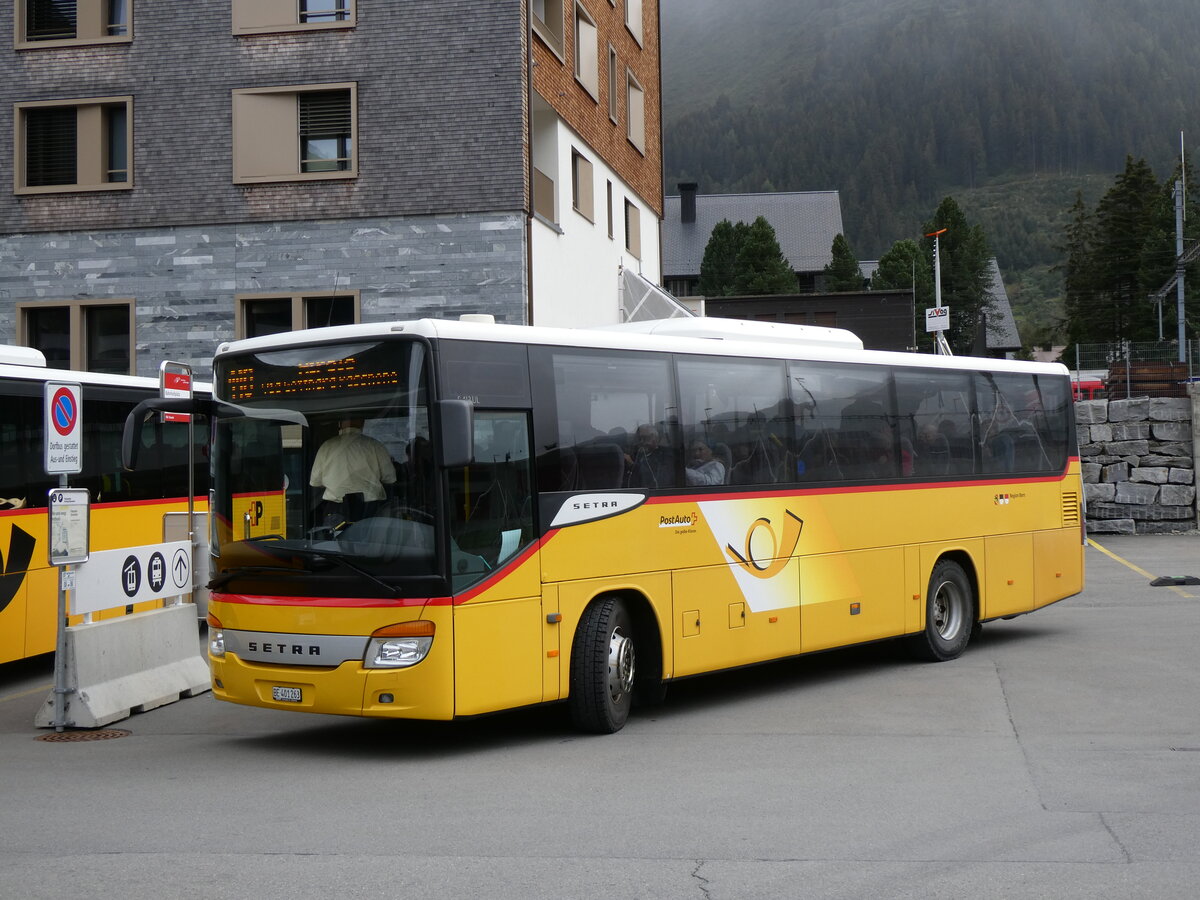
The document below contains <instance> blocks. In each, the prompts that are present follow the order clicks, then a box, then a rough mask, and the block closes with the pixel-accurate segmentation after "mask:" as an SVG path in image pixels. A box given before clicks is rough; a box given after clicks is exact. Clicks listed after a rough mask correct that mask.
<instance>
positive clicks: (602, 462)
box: [575, 442, 625, 490]
mask: <svg viewBox="0 0 1200 900" xmlns="http://www.w3.org/2000/svg"><path fill="white" fill-rule="evenodd" d="M575 456H576V459H577V460H578V464H579V485H578V487H579V489H580V490H598V489H613V488H619V487H620V486H621V478H622V476H623V475H624V474H625V454H624V453H622V452H621V448H620V447H618V446H617V445H616V444H613V443H608V442H603V443H596V444H577V445H576V446H575Z"/></svg>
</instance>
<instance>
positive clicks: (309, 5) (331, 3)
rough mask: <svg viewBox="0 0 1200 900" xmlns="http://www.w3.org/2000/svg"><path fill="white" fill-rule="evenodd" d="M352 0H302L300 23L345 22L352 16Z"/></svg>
mask: <svg viewBox="0 0 1200 900" xmlns="http://www.w3.org/2000/svg"><path fill="white" fill-rule="evenodd" d="M349 7H350V0H300V24H302V25H309V24H312V23H315V22H345V21H346V20H347V19H349V18H350V8H349Z"/></svg>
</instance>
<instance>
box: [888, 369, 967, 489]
mask: <svg viewBox="0 0 1200 900" xmlns="http://www.w3.org/2000/svg"><path fill="white" fill-rule="evenodd" d="M970 396H971V395H970V380H969V376H967V375H966V374H964V373H960V372H937V371H920V370H912V371H910V370H903V369H901V370H898V371H897V372H896V404H897V413H898V422H897V427H898V428H899V431H900V436H901V441H902V442H907V446H908V447H910V448H911V452H912V461H911V466H910V467H909V469H908V471H906V472H905V473H904V474H905V475H911V476H912V477H914V478H921V479H930V478H933V479H937V478H944V477H948V476H953V475H970V474H971V473H972V472H973V471H974V455H973V452H972V445H971V438H970V434H971V404H970Z"/></svg>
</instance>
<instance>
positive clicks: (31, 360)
mask: <svg viewBox="0 0 1200 900" xmlns="http://www.w3.org/2000/svg"><path fill="white" fill-rule="evenodd" d="M0 365H5V366H41V367H42V368H45V366H46V355H45V354H44V353H42V351H41V350H36V349H34V348H33V347H18V346H16V345H15V344H0Z"/></svg>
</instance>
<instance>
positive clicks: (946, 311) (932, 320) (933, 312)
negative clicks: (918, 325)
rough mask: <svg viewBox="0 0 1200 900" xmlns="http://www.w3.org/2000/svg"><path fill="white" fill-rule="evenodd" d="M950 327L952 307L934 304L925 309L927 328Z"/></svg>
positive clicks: (931, 329)
mask: <svg viewBox="0 0 1200 900" xmlns="http://www.w3.org/2000/svg"><path fill="white" fill-rule="evenodd" d="M949 327H950V307H948V306H932V307H930V308H928V309H926V310H925V330H926V331H945V330H947V329H948V328H949Z"/></svg>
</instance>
